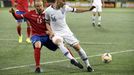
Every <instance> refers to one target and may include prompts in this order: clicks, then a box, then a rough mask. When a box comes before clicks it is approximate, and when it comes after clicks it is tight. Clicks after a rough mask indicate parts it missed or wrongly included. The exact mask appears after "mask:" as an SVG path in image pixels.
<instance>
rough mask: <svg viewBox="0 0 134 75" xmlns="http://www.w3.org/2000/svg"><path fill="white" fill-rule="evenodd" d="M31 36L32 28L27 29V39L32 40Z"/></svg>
mask: <svg viewBox="0 0 134 75" xmlns="http://www.w3.org/2000/svg"><path fill="white" fill-rule="evenodd" d="M30 35H31V26H28V27H27V37H28V38H30Z"/></svg>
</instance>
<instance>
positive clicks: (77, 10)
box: [75, 6, 95, 13]
mask: <svg viewBox="0 0 134 75" xmlns="http://www.w3.org/2000/svg"><path fill="white" fill-rule="evenodd" d="M94 8H95V6H92V7H90V8H89V9H76V11H75V12H76V13H82V12H87V11H92V10H93V9H94Z"/></svg>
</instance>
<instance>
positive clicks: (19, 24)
mask: <svg viewBox="0 0 134 75" xmlns="http://www.w3.org/2000/svg"><path fill="white" fill-rule="evenodd" d="M23 13H24V12H21V11H16V14H19V15H20V14H23ZM22 20H23V19H19V20H17V33H18V35H19V39H18V42H19V43H22V37H23V36H22V33H21V24H22Z"/></svg>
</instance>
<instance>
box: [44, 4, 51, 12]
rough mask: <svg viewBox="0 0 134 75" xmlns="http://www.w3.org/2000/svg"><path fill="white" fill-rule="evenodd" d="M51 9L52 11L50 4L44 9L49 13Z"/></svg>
mask: <svg viewBox="0 0 134 75" xmlns="http://www.w3.org/2000/svg"><path fill="white" fill-rule="evenodd" d="M51 11H53V8H52V6H51V5H50V6H49V7H47V8H46V9H45V13H50V12H51Z"/></svg>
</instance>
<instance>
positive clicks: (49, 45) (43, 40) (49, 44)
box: [31, 35, 58, 51]
mask: <svg viewBox="0 0 134 75" xmlns="http://www.w3.org/2000/svg"><path fill="white" fill-rule="evenodd" d="M31 41H32V44H33V47H34V43H35V42H37V41H40V42H41V47H42V46H45V47H47V48H48V49H50V50H52V51H56V49H57V48H58V46H57V45H55V44H54V43H53V42H52V40H50V39H49V36H48V35H46V36H38V35H34V36H32V37H31Z"/></svg>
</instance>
